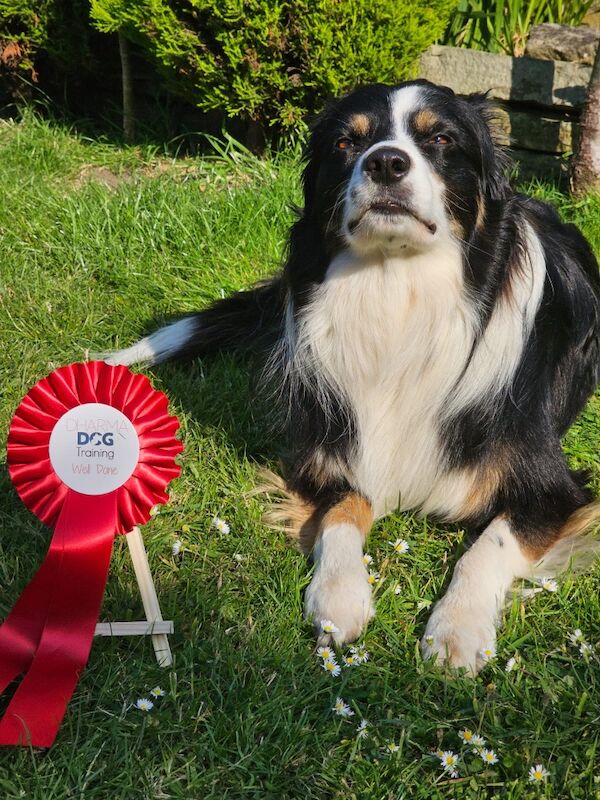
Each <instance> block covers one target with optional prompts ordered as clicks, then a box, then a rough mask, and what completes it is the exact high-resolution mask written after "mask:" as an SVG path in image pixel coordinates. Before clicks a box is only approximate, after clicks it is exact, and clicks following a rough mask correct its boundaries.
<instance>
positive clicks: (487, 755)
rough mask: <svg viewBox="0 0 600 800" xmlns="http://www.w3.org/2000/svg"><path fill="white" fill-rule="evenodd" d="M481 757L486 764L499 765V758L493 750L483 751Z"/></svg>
mask: <svg viewBox="0 0 600 800" xmlns="http://www.w3.org/2000/svg"><path fill="white" fill-rule="evenodd" d="M479 757H480V758H481V760H482V761H483V763H484V764H497V763H498V756H497V755H496V753H494V751H493V750H482V751H481V752H480V753H479Z"/></svg>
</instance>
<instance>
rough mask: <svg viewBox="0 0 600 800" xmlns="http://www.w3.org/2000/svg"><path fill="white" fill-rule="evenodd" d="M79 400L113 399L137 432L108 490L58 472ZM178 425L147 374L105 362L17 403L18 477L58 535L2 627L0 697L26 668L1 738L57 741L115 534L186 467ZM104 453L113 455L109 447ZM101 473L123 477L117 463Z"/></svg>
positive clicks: (160, 497)
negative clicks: (182, 462)
mask: <svg viewBox="0 0 600 800" xmlns="http://www.w3.org/2000/svg"><path fill="white" fill-rule="evenodd" d="M88 404H93V406H90V405H88ZM81 407H84V408H87V409H91V408H93V409H94V411H95V412H97V411H98V410H102V409H106V408H107V407H108V411H109V412H114V415H115V419H117V421H118V420H119V419H121V420H123V421H122V423H121V425H122V426H125V428H126V429H127V431H128V432H129V433H130V434H131V435H130V442H129V445H128V448H129V449H128V453H127V458H128V459H129V462H130V463H129V464H128V465H127V468H126V469H125V468H123V469H121V474H120V475H116V477H115V478H114V488H111V489H110V490H106V491H105V490H104V487H105V486H109V485H110V486H112V485H113V484H112V483H110V484H109V483H106V482H105V483H103V479H102V478H97V479H96V481H95V483H93V485H92V484H91V483H90V484H89V486H88V484H85V481H84V480H83V478H81V477H78V476H77V475H75V477H73V476H68V477H67V478H65V474H62V477H61V476H59V474H58V472H61V470H62V467H60V468H59V462H60V463H62V462H61V454H64V452H67V448H66V445H65V436H66V435H67V434H63V435H62V438H60V439H59V440H58V443H57V444H56V443H55V446H54V451H52V447H53V445H52V437H53V434H54V432H56V431H57V430H59V429H60V428H61V425H63V423H64V424H65V428H66V429H67V430H68V421H69V420H70V419H71V418H72V417H74V418H75V419H77V415H78V414H79V413H81V414H82V415H83V414H84V409H83V408H81ZM78 409H79V410H78ZM91 413H92V412H91V411H90V414H91ZM116 415H118V416H116ZM67 418H69V420H67ZM65 420H67V422H65ZM115 424H116V423H115ZM178 428H179V422H178V420H177V418H176V417H173V416H170V415H169V414H168V402H167V398H166V397H165V395H164V394H163V393H162V392H159V391H156V390H155V389H153V388H152V386H151V385H150V381H149V380H148V379H147V378H146V377H145V376H143V375H136V374H133V373H132V372H130V371H129V370H128V369H127V368H126V367H113V366H109V365H108V364H105V363H104V362H100V361H93V362H90V363H86V364H70V365H68V366H66V367H62V368H60V369H57V370H56V371H54V372H52V373H51V374H50V375H48V376H47V377H46V378H44V379H43V380H41V381H39V383H37V384H36V385H35V386H34V387H33V388H32V389H31V391H30V392H29V393H28V394H27V395H26V396H25V398H24V399H23V401H22V402H21V404H20V405H19V408H18V409H17V411H16V413H15V415H14V418H13V420H12V423H11V426H10V431H9V436H8V465H9V473H10V477H11V479H12V481H13V483H14V485H15V488H16V490H17V492H18V493H19V496H20V497H21V499H22V501H23V502H24V503H25V505H26V506H27V507H28V508H29V509H30V510H31V511H33V513H34V514H35V515H36V516H37V517H39V519H41V520H42V522H44V523H46V524H47V525H49V526H51V527H53V528H54V535H53V537H52V541H51V543H50V548H49V550H48V554H47V556H46V559H45V561H44V563H43V564H42V566H41V567H40V569H39V570H38V572H37V573H36V575H35V576H34V578H33V579H32V581H31V582H30V583H29V585H28V586H27V587H26V588H25V590H24V591H23V593H22V594H21V597H20V598H19V599H18V601H17V603H16V605H15V607H14V608H13V610H12V611H11V612H10V614H9V616H8V618H7V619H6V621H5V622H4V624H3V625H2V626H0V693H1V692H3V691H4V689H5V688H6V686H7V685H8V684H9V683H10V682H11V681H13V680H14V679H15V678H17V677H18V676H19V675H21V674H23V673H24V674H25V675H24V678H23V679H22V681H21V684H20V686H19V687H18V689H17V691H16V692H15V695H14V697H13V698H12V700H11V702H10V703H9V705H8V708H7V710H6V712H5V714H4V716H3V717H2V719H0V745H7V744H8V745H13V744H28V745H33V746H38V747H48V746H50V745H51V744H52V742H53V741H54V738H55V737H56V734H57V732H58V728H59V726H60V723H61V721H62V718H63V716H64V713H65V710H66V706H67V703H68V701H69V699H70V697H71V695H72V693H73V691H74V689H75V686H76V684H77V680H78V678H79V674H80V673H81V671H82V670H83V668H84V666H85V664H86V662H87V659H88V655H89V651H90V648H91V643H92V638H93V635H94V630H95V626H96V621H97V618H98V613H99V609H100V604H101V602H102V596H103V594H104V587H105V584H106V578H107V574H108V566H109V562H110V554H111V551H112V543H113V540H114V537H115V535H116V534H119V533H126V532H127V531H130V530H131V529H132V528H133V527H134V526H135V525H138V524H141V523H144V522H146V521H147V520H148V519H149V517H150V512H151V509H152V508H153V506H155V505H157V504H158V503H166V502H167V500H168V495H167V494H166V491H165V489H166V486H167V484H168V483H169V481H171V480H172V479H173V478H175V477H176V476H177V475H179V472H180V468H179V467H178V466H177V464H176V463H175V457H176V456H177V455H178V454H179V453H180V452H181V451H182V449H183V446H182V444H181V442H180V441H179V440H177V439H176V438H175V434H176V432H177V430H178ZM72 430H73V432H75V431H76V430H77V425H76V426H75V428H73V429H72ZM133 431H134V432H135V437H137V440H136V441H135V442H134V443H133V444H132V442H133V440H134V438H135V437H134V435H133ZM77 435H78V436H79V434H77ZM82 435H83V434H82ZM95 435H96V436H99V435H100V434H95ZM116 435H118V434H115V433H113V434H112V439H111V440H110V442H111V444H112V445H114V444H115V442H114V438H115V436H116ZM121 437H122V438H123V439H126V438H127V437H126V436H125V435H124V434H121ZM84 438H85V436H84ZM106 441H108V440H106ZM117 444H119V442H117ZM53 452H54V455H52V453H53ZM77 452H78V453H79V450H77ZM93 452H94V453H96V454H97V453H98V452H99V451H93ZM104 454H105V455H107V457H108V456H110V453H109V451H108V450H105V451H104ZM132 454H133V455H132ZM66 457H67V460H68V458H70V456H69V453H68V452H67V456H66ZM111 457H112V458H114V457H115V453H114V451H113V453H112V456H111ZM111 463H112V462H111ZM116 463H119V462H118V460H117V462H116ZM81 469H82V468H81V466H78V467H77V469H75V468H73V471H74V472H77V471H78V470H81ZM85 469H87V471H88V472H89V471H90V470H91V467H89V466H88V467H86V468H85ZM85 469H83V471H84V472H85ZM57 470H58V472H57ZM98 472H108V473H110V472H112V473H115V474H116V473H118V472H119V468H117V467H99V468H98ZM65 480H66V482H65ZM108 480H109V481H111V480H113V479H112V478H110V477H109V479H108ZM77 481H78V482H77ZM82 481H83V482H82ZM74 486H76V487H77V490H76V489H75V488H74Z"/></svg>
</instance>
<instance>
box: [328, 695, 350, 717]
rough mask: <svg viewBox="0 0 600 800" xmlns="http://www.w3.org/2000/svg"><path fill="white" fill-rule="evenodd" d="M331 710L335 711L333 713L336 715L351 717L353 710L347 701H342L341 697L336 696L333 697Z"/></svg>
mask: <svg viewBox="0 0 600 800" xmlns="http://www.w3.org/2000/svg"><path fill="white" fill-rule="evenodd" d="M331 710H332V711H335V713H336V714H337V715H338V717H353V716H354V711H352V709H351V708H350V706H349V705H348V703H344V701H343V700H342V698H341V697H336V698H335V705H334V707H333V708H332V709H331Z"/></svg>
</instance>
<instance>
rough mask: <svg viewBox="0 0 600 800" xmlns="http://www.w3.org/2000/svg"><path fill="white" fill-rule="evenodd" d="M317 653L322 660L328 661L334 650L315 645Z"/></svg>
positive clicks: (332, 656) (333, 654)
mask: <svg viewBox="0 0 600 800" xmlns="http://www.w3.org/2000/svg"><path fill="white" fill-rule="evenodd" d="M317 653H318V654H319V655H320V656H321V658H322V659H323V661H329V659H331V658H335V652H334V651H333V648H331V647H317Z"/></svg>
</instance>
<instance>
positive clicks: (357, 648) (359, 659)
mask: <svg viewBox="0 0 600 800" xmlns="http://www.w3.org/2000/svg"><path fill="white" fill-rule="evenodd" d="M350 652H351V653H352V655H353V656H354V660H355V661H356V663H357V664H366V663H367V661H368V660H369V651H368V650H367V648H366V647H365V646H364V644H358V645H354V646H353V647H351V648H350Z"/></svg>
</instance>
